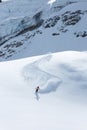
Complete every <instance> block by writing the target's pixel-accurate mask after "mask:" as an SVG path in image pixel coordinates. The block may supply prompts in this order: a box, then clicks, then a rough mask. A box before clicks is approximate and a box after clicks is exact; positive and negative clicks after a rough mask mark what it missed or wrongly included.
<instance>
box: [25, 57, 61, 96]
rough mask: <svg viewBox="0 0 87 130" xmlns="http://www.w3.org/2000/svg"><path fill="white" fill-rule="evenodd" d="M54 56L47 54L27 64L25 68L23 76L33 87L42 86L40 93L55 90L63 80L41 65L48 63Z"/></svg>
mask: <svg viewBox="0 0 87 130" xmlns="http://www.w3.org/2000/svg"><path fill="white" fill-rule="evenodd" d="M51 58H52V56H51V55H49V56H46V57H44V58H42V59H41V60H39V61H36V62H34V63H32V64H29V65H27V66H25V68H24V69H23V76H24V78H25V80H26V81H28V83H29V84H30V86H32V87H36V86H38V85H39V86H40V88H41V89H40V91H39V93H40V94H46V93H50V92H55V91H56V90H57V88H58V87H59V85H60V84H61V82H62V80H61V79H60V77H57V76H55V75H53V74H51V73H49V72H47V71H44V70H43V69H42V68H41V67H40V66H39V65H40V64H42V63H44V62H45V63H47V62H49V61H50V60H51Z"/></svg>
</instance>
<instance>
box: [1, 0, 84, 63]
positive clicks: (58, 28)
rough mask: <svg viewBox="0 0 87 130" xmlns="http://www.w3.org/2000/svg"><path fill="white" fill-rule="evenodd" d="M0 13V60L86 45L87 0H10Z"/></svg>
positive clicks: (79, 47)
mask: <svg viewBox="0 0 87 130" xmlns="http://www.w3.org/2000/svg"><path fill="white" fill-rule="evenodd" d="M0 13H1V15H0V60H1V61H2V60H10V59H14V58H15V59H18V58H23V57H28V56H35V55H41V54H46V53H50V52H59V51H68V50H73V51H86V49H87V42H86V41H87V1H75V0H74V1H69V0H65V1H63V0H54V1H52V0H50V1H48V0H44V1H43V0H37V1H35V0H25V1H24V0H20V1H18V0H10V1H7V2H2V3H1V4H0ZM83 42H84V43H83Z"/></svg>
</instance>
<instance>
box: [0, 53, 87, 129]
mask: <svg viewBox="0 0 87 130" xmlns="http://www.w3.org/2000/svg"><path fill="white" fill-rule="evenodd" d="M86 57H87V52H73V51H72V52H71V51H69V52H61V53H55V54H47V55H44V56H39V57H32V58H26V59H22V60H14V61H8V62H1V63H0V130H24V129H31V130H35V129H36V130H38V129H39V130H40V129H42V130H44V129H45V130H48V129H49V130H53V129H55V130H58V129H60V130H73V129H74V130H77V129H79V130H83V129H84V130H86V128H87V125H86V124H87V60H86V59H87V58H86ZM37 85H39V86H40V91H39V93H38V95H35V93H34V92H35V87H36V86H37Z"/></svg>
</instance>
